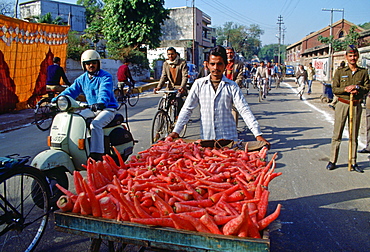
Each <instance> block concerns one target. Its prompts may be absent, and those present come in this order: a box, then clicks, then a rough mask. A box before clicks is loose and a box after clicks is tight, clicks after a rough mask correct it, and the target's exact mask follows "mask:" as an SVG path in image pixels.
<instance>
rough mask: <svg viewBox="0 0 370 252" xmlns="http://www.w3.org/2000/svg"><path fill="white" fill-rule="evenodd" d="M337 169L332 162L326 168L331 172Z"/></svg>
mask: <svg viewBox="0 0 370 252" xmlns="http://www.w3.org/2000/svg"><path fill="white" fill-rule="evenodd" d="M335 168H337V167H336V166H335V164H334V163H332V162H329V163H328V165H327V166H326V169H328V170H329V171H331V170H334V169H335Z"/></svg>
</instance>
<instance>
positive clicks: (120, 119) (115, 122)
mask: <svg viewBox="0 0 370 252" xmlns="http://www.w3.org/2000/svg"><path fill="white" fill-rule="evenodd" d="M93 120H94V118H88V119H86V125H87V127H88V128H89V127H90V124H91V122H92V121H93ZM124 120H125V119H124V117H123V115H122V114H120V113H117V114H116V115H115V116H114V118H113V120H112V121H111V122H110V123H108V124H107V125H106V126H105V127H103V128H104V129H105V128H111V127H115V126H117V125H120V124H121V123H123V122H124Z"/></svg>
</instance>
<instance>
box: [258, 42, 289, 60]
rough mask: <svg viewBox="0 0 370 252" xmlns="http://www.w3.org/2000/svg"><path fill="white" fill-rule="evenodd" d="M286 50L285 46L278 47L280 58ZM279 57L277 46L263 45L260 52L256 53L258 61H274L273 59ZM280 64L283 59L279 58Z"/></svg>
mask: <svg viewBox="0 0 370 252" xmlns="http://www.w3.org/2000/svg"><path fill="white" fill-rule="evenodd" d="M285 50H286V45H280V53H281V57H282V55H283V52H285ZM278 55H279V44H269V45H264V46H263V47H262V48H261V50H260V51H259V52H258V58H259V59H260V60H265V61H270V62H271V61H275V57H278ZM280 62H283V58H281V60H280Z"/></svg>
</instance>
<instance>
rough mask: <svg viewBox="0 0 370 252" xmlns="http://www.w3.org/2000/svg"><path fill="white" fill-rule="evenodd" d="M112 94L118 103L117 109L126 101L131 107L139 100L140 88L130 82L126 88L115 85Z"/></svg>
mask: <svg viewBox="0 0 370 252" xmlns="http://www.w3.org/2000/svg"><path fill="white" fill-rule="evenodd" d="M114 95H115V97H116V99H117V101H118V103H119V107H118V110H119V109H120V108H121V107H122V106H123V105H124V104H126V103H128V104H129V105H130V106H131V107H134V106H135V105H136V104H137V102H138V101H139V95H140V90H139V89H138V88H136V87H135V86H134V85H133V84H131V85H129V87H128V88H127V89H126V88H123V87H117V88H116V89H115V90H114Z"/></svg>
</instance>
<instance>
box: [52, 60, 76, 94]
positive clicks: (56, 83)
mask: <svg viewBox="0 0 370 252" xmlns="http://www.w3.org/2000/svg"><path fill="white" fill-rule="evenodd" d="M60 78H62V79H63V81H64V84H66V85H68V86H70V85H71V83H70V82H69V80H68V78H67V76H66V74H65V73H64V70H63V68H62V67H61V66H60V58H59V57H54V58H53V65H50V66H48V68H47V79H46V91H47V92H48V91H49V92H50V91H51V92H62V91H63V90H64V89H65V87H62V86H61V85H60Z"/></svg>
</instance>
